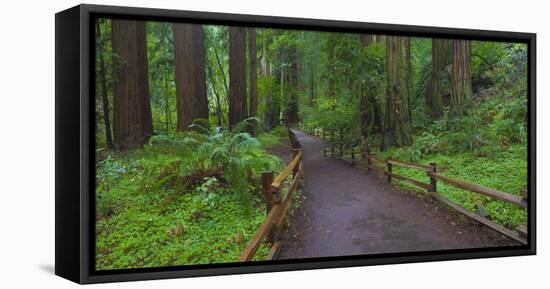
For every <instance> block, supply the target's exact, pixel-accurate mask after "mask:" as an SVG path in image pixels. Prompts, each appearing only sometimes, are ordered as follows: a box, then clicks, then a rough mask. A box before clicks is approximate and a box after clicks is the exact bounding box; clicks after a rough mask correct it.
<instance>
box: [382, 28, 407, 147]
mask: <svg viewBox="0 0 550 289" xmlns="http://www.w3.org/2000/svg"><path fill="white" fill-rule="evenodd" d="M410 61H411V52H410V39H409V37H403V36H386V71H387V83H386V90H387V91H386V113H385V121H384V136H383V139H382V149H384V150H385V149H387V148H388V147H391V146H396V147H399V146H404V145H410V144H411V143H412V138H411V134H412V121H411V110H410V97H411V71H410V70H411V65H410Z"/></svg>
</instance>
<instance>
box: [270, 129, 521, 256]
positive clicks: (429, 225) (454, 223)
mask: <svg viewBox="0 0 550 289" xmlns="http://www.w3.org/2000/svg"><path fill="white" fill-rule="evenodd" d="M295 133H296V136H297V138H298V140H299V141H300V143H301V144H302V150H303V158H304V172H305V180H304V182H305V183H304V197H305V199H304V200H303V204H302V207H301V208H300V209H299V211H298V212H297V213H296V215H295V216H294V218H293V220H292V224H291V227H290V229H289V231H288V232H287V234H285V235H284V236H283V247H282V250H281V254H280V256H279V258H280V259H287V258H292V259H294V258H310V257H326V256H344V255H363V254H376V253H392V252H411V251H428V250H442V249H461V248H481V247H493V246H510V245H518V244H517V243H515V242H514V241H511V240H509V239H507V238H505V237H504V236H501V235H500V234H498V233H496V232H494V231H491V230H489V229H487V228H485V227H482V226H481V225H479V224H477V223H474V222H473V221H470V220H467V219H465V218H462V217H460V216H458V215H457V214H455V213H452V212H450V211H449V210H448V209H446V208H444V207H441V205H439V204H437V203H435V202H434V201H431V200H429V199H422V198H420V197H419V196H416V195H414V194H411V193H406V192H402V191H399V190H397V189H396V188H394V187H393V186H392V185H390V184H388V183H387V182H386V179H385V177H384V176H382V175H381V174H378V173H375V172H367V171H365V170H362V169H358V168H355V167H352V166H350V165H349V164H347V163H345V162H342V161H340V160H335V159H325V158H323V157H322V156H321V152H322V149H323V142H322V140H320V139H319V138H317V137H312V136H309V135H306V134H304V133H303V132H301V131H295Z"/></svg>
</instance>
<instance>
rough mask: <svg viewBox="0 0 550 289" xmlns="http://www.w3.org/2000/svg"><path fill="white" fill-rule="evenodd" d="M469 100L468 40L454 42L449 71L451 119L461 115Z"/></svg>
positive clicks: (469, 68)
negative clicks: (451, 63)
mask: <svg viewBox="0 0 550 289" xmlns="http://www.w3.org/2000/svg"><path fill="white" fill-rule="evenodd" d="M471 100H472V67H471V42H470V41H469V40H454V41H453V66H452V71H451V107H450V115H451V117H457V116H461V115H463V114H464V113H465V112H466V108H467V107H468V105H469V104H470V102H471Z"/></svg>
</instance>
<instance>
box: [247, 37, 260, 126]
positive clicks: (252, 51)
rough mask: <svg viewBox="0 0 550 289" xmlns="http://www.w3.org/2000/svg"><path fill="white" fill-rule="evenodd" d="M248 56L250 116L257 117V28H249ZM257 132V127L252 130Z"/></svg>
mask: <svg viewBox="0 0 550 289" xmlns="http://www.w3.org/2000/svg"><path fill="white" fill-rule="evenodd" d="M248 57H249V59H250V69H249V70H250V71H249V72H250V77H249V80H250V88H249V101H248V105H249V107H248V116H249V117H255V116H256V114H257V113H258V80H257V79H258V69H257V66H256V29H255V28H248ZM250 132H251V134H252V135H255V134H256V131H255V127H254V128H252V129H251V130H250Z"/></svg>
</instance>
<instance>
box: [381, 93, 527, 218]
mask: <svg viewBox="0 0 550 289" xmlns="http://www.w3.org/2000/svg"><path fill="white" fill-rule="evenodd" d="M526 110H527V108H526V98H525V97H520V98H517V99H503V98H499V99H493V100H485V101H484V102H480V103H478V109H475V110H473V111H472V112H470V113H469V115H468V116H465V117H463V118H461V119H458V120H454V121H449V120H446V119H442V120H440V121H435V122H433V123H432V124H431V125H429V126H427V127H426V128H425V129H422V130H420V131H417V132H416V133H415V135H414V141H413V145H412V146H410V147H404V148H393V149H390V150H388V151H386V152H380V151H377V152H375V154H376V155H377V156H378V157H379V158H381V159H385V158H387V157H392V158H396V159H401V160H407V161H413V162H416V163H423V164H429V163H432V162H434V163H436V164H437V168H438V171H439V172H440V173H442V174H443V175H445V176H449V177H453V178H456V179H460V180H465V181H468V182H472V183H475V184H479V185H483V186H486V187H490V188H494V189H497V190H501V191H504V192H508V193H511V194H514V195H521V194H522V192H523V191H525V190H527V133H526V131H527V130H526V127H525V119H526ZM393 171H394V172H395V173H397V174H400V175H404V176H407V177H411V178H414V179H416V180H420V181H423V182H426V183H429V178H428V177H427V175H426V173H425V172H423V171H418V170H414V169H407V168H400V167H398V166H395V165H394V166H393ZM395 183H396V184H397V185H398V186H400V187H403V188H406V189H411V190H416V191H419V192H422V190H420V189H419V188H418V187H415V186H412V185H409V184H405V183H402V182H399V181H397V180H396V181H395ZM437 191H438V192H439V193H441V194H442V195H443V196H445V197H447V198H449V199H450V200H452V201H454V202H456V203H458V204H460V205H461V206H463V207H465V208H467V209H468V210H470V211H473V212H476V211H477V209H476V207H475V204H476V203H479V204H481V205H482V206H483V207H484V208H485V209H486V211H487V212H488V213H489V214H490V216H491V217H492V219H493V220H494V221H496V222H497V223H500V224H502V225H505V226H507V227H516V226H518V225H520V224H525V223H527V212H526V210H524V209H521V208H518V207H516V206H515V205H512V204H509V203H506V202H503V201H498V200H494V199H492V198H490V197H486V196H483V195H479V194H475V193H471V192H469V191H465V190H462V189H458V188H456V187H454V186H451V185H447V184H445V183H443V182H442V181H438V182H437Z"/></svg>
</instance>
